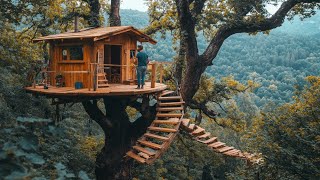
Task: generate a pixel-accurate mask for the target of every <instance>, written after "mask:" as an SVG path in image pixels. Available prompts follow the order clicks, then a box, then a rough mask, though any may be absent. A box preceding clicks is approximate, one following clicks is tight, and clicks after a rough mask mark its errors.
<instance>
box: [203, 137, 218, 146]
mask: <svg viewBox="0 0 320 180" xmlns="http://www.w3.org/2000/svg"><path fill="white" fill-rule="evenodd" d="M217 139H218V138H217V137H212V138H210V139H208V140H205V141H200V142H202V143H204V144H211V143H213V142H214V141H216V140H217Z"/></svg>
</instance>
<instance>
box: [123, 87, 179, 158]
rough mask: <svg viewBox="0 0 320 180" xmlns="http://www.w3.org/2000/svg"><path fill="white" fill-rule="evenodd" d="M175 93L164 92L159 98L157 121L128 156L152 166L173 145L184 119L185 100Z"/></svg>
mask: <svg viewBox="0 0 320 180" xmlns="http://www.w3.org/2000/svg"><path fill="white" fill-rule="evenodd" d="M172 94H174V91H168V90H166V91H163V92H162V93H161V95H160V96H159V97H158V108H157V115H156V119H155V120H154V121H153V122H152V124H151V125H150V126H149V127H148V130H147V132H146V133H145V134H144V135H143V136H142V137H141V138H140V139H139V140H138V141H137V142H136V145H135V146H133V147H132V150H130V151H129V152H127V154H126V155H127V156H128V157H131V158H133V159H135V160H136V161H138V162H140V163H146V164H151V163H153V162H154V161H155V160H156V159H157V158H159V157H160V156H161V155H162V154H163V153H164V152H165V151H166V150H167V149H168V147H169V146H170V145H171V143H172V141H173V140H174V138H175V136H176V135H177V133H178V131H179V127H180V124H181V121H182V119H183V115H184V111H183V104H184V102H183V100H182V97H181V96H175V95H172Z"/></svg>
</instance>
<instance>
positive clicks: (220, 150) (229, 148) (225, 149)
mask: <svg viewBox="0 0 320 180" xmlns="http://www.w3.org/2000/svg"><path fill="white" fill-rule="evenodd" d="M232 149H234V147H228V146H227V147H223V148H220V149H217V151H218V152H220V153H223V152H226V151H230V150H232Z"/></svg>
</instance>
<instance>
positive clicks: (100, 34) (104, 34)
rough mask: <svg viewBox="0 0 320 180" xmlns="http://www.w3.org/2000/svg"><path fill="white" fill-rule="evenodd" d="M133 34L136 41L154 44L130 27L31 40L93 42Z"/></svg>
mask: <svg viewBox="0 0 320 180" xmlns="http://www.w3.org/2000/svg"><path fill="white" fill-rule="evenodd" d="M128 32H131V33H133V34H134V35H135V36H136V37H137V39H138V41H140V42H149V43H151V44H156V43H157V41H155V40H154V39H153V38H151V37H150V36H148V35H146V34H144V33H142V32H141V31H139V30H137V29H135V28H134V27H132V26H116V27H102V28H101V27H100V28H92V29H84V30H80V31H79V32H66V33H60V34H55V35H49V36H43V37H39V38H36V39H34V40H33V42H34V43H36V42H41V41H53V40H65V39H81V40H82V39H92V40H93V41H99V40H102V39H106V38H109V37H112V36H115V35H119V34H123V33H128Z"/></svg>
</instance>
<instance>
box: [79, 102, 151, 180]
mask: <svg viewBox="0 0 320 180" xmlns="http://www.w3.org/2000/svg"><path fill="white" fill-rule="evenodd" d="M104 105H105V109H106V113H105V114H103V113H102V111H101V110H100V109H99V108H98V105H97V104H96V103H95V102H94V103H91V102H83V106H84V108H85V110H86V111H87V113H88V114H89V115H90V117H91V118H92V119H93V120H95V121H96V122H97V123H98V124H99V125H100V126H101V128H102V129H103V131H104V134H105V145H104V147H103V148H102V150H101V152H100V153H99V154H98V156H97V159H96V170H95V173H96V178H97V179H98V180H105V179H107V180H108V179H130V176H129V174H130V173H129V172H130V168H129V167H130V162H131V161H125V160H124V158H123V157H124V156H125V154H126V152H127V151H129V150H130V148H131V146H132V145H133V144H134V143H135V141H136V140H137V138H139V137H140V136H141V135H142V134H143V133H144V132H145V131H146V129H147V127H148V126H149V125H150V124H151V122H152V121H153V120H154V118H155V112H156V108H155V106H153V107H150V106H149V98H148V97H144V100H143V102H142V104H141V103H138V102H136V101H134V103H132V100H131V99H129V98H125V97H124V98H121V97H106V98H104ZM128 105H131V106H133V107H135V108H136V109H137V110H139V111H140V112H141V113H142V117H141V118H139V119H138V120H136V121H135V122H133V123H131V122H130V121H129V117H128V115H127V112H126V108H127V106H128Z"/></svg>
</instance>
